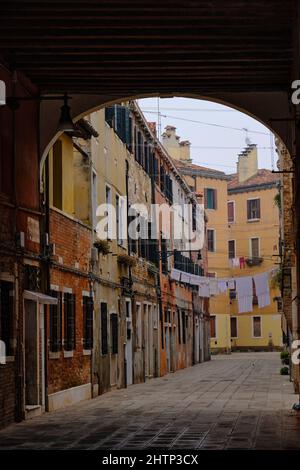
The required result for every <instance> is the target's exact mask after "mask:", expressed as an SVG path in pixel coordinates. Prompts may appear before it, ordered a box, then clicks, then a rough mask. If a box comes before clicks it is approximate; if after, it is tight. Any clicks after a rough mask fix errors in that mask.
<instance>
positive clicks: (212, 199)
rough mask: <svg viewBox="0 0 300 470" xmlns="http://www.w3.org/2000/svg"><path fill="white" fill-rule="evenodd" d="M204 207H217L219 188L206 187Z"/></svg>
mask: <svg viewBox="0 0 300 470" xmlns="http://www.w3.org/2000/svg"><path fill="white" fill-rule="evenodd" d="M204 207H205V209H217V190H216V189H212V188H204Z"/></svg>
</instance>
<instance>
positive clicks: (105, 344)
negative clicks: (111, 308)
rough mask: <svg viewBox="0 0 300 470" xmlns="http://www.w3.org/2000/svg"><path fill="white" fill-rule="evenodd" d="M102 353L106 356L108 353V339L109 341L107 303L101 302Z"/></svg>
mask: <svg viewBox="0 0 300 470" xmlns="http://www.w3.org/2000/svg"><path fill="white" fill-rule="evenodd" d="M100 312H101V354H102V356H105V355H106V354H107V353H108V341H107V303H105V302H101V304H100Z"/></svg>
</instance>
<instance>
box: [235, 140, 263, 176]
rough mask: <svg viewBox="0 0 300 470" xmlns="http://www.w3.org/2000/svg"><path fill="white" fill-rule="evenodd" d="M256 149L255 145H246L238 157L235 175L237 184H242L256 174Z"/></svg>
mask: <svg viewBox="0 0 300 470" xmlns="http://www.w3.org/2000/svg"><path fill="white" fill-rule="evenodd" d="M257 170H258V164H257V148H256V144H248V145H247V147H246V148H245V150H243V151H242V152H241V153H240V154H239V156H238V162H237V173H238V180H239V183H244V181H247V180H248V179H249V178H251V177H252V176H255V175H256V174H257Z"/></svg>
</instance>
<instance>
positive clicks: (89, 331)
mask: <svg viewBox="0 0 300 470" xmlns="http://www.w3.org/2000/svg"><path fill="white" fill-rule="evenodd" d="M82 307H83V349H92V347H93V311H94V302H93V298H92V297H90V296H87V295H84V296H83V299H82Z"/></svg>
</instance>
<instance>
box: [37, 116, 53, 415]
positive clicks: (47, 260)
mask: <svg viewBox="0 0 300 470" xmlns="http://www.w3.org/2000/svg"><path fill="white" fill-rule="evenodd" d="M39 109H40V107H39ZM38 136H39V133H38ZM38 140H39V137H38ZM39 148H40V142H39ZM39 161H40V160H39ZM44 195H45V196H44V197H45V199H44V201H43V202H44V211H43V216H42V217H43V225H44V230H43V233H44V234H46V233H47V234H48V246H49V242H50V204H49V197H50V195H49V157H47V159H46V162H45V181H44ZM46 246H47V244H46V240H45V239H44V246H43V247H42V249H43V258H44V263H43V264H44V266H43V268H44V280H45V288H46V292H47V293H49V292H50V258H49V253H47V251H46ZM48 308H49V307H48V306H44V364H45V369H44V381H45V411H49V399H48Z"/></svg>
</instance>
